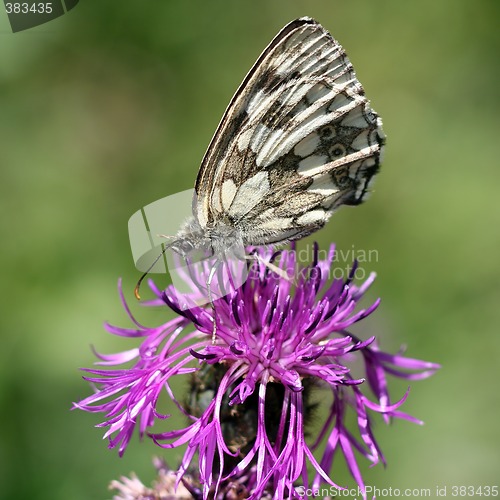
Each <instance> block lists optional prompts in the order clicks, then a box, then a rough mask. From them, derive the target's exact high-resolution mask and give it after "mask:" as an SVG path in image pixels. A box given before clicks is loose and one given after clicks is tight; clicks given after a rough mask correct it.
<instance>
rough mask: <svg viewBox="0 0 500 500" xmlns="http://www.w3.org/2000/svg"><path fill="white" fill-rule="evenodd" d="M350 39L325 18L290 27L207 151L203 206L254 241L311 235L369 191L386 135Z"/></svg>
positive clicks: (205, 220) (199, 204)
mask: <svg viewBox="0 0 500 500" xmlns="http://www.w3.org/2000/svg"><path fill="white" fill-rule="evenodd" d="M381 125H382V123H381V120H380V118H379V117H378V116H377V115H376V114H375V113H374V112H373V110H372V109H371V108H370V106H369V102H368V100H367V99H366V97H365V95H364V90H363V87H362V86H361V84H360V83H359V81H358V80H357V79H356V76H355V73H354V70H353V68H352V65H351V63H350V61H349V59H348V58H347V56H346V54H345V52H344V50H343V48H342V47H341V46H340V45H339V43H338V42H337V41H335V40H334V39H333V38H332V37H331V35H330V34H329V33H328V32H327V31H326V30H325V29H324V28H323V27H322V26H321V25H320V24H318V23H317V22H316V21H314V20H312V19H310V18H302V19H297V20H295V21H292V22H291V23H290V24H288V25H287V26H285V27H284V28H283V29H282V30H281V32H280V33H279V34H278V35H277V36H276V37H275V38H274V40H273V41H272V42H271V43H270V44H269V46H268V47H267V48H266V49H265V50H264V52H263V53H262V55H261V56H260V58H259V59H258V60H257V62H256V63H255V65H254V66H253V68H252V69H251V70H250V72H249V73H248V75H247V76H246V78H245V80H244V81H243V83H242V84H241V86H240V87H239V89H238V91H237V92H236V94H235V95H234V97H233V99H232V100H231V102H230V104H229V106H228V108H227V109H226V112H225V114H224V116H223V118H222V120H221V122H220V124H219V127H218V129H217V131H216V133H215V135H214V138H213V139H212V142H211V144H210V146H209V148H208V151H207V153H206V155H205V157H204V159H203V162H202V165H201V168H200V171H199V174H198V178H197V181H196V186H195V191H196V198H195V202H194V207H193V213H194V215H195V217H196V218H197V220H198V222H199V224H200V226H201V227H202V228H203V229H207V228H210V227H213V226H215V225H217V224H219V223H224V224H231V225H233V226H235V227H236V228H238V229H239V230H240V231H241V233H242V235H243V239H244V241H245V243H246V244H255V245H260V244H268V243H274V242H281V241H287V240H292V239H297V238H301V237H303V236H306V235H308V234H310V233H312V232H313V231H315V230H317V229H319V228H320V227H322V226H323V225H324V224H325V222H326V221H327V220H328V218H329V216H330V215H331V213H332V212H333V211H334V210H335V209H336V208H337V207H338V206H340V205H342V204H351V205H355V204H358V203H361V202H362V201H363V198H364V197H365V195H366V193H367V190H368V186H369V182H370V180H371V178H372V177H373V175H374V174H375V173H376V172H377V170H378V168H379V162H380V156H381V152H382V146H383V144H384V134H383V132H382V128H381Z"/></svg>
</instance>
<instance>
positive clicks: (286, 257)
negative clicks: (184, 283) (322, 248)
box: [76, 246, 438, 499]
mask: <svg viewBox="0 0 500 500" xmlns="http://www.w3.org/2000/svg"><path fill="white" fill-rule="evenodd" d="M253 254H254V259H253V261H252V264H251V265H250V269H249V274H248V278H247V280H246V281H245V283H244V284H243V285H242V286H241V287H239V288H237V289H234V290H232V291H230V292H229V293H228V294H226V295H225V296H224V297H222V298H219V299H217V300H215V301H214V302H213V304H211V306H204V307H201V306H199V307H198V306H195V305H194V303H195V299H196V297H194V298H193V296H191V297H188V298H186V296H185V295H181V294H179V293H177V292H176V290H175V289H174V288H173V287H169V288H167V290H165V291H160V290H158V289H157V288H156V287H155V286H154V284H153V283H150V286H151V288H152V290H153V291H154V292H155V294H156V297H157V298H156V300H154V301H152V302H151V303H150V304H149V305H156V306H162V307H165V306H167V307H169V308H170V309H172V310H174V311H175V312H176V313H177V314H178V316H177V317H176V318H175V319H174V320H171V321H169V322H167V323H165V324H164V325H161V326H160V327H156V328H146V327H144V326H142V325H139V324H138V323H137V322H135V320H133V321H134V322H135V324H136V327H137V328H135V329H132V330H126V329H122V328H116V327H113V326H110V325H107V329H108V331H110V332H111V333H113V334H117V335H122V336H127V337H141V338H142V339H143V341H142V344H141V346H140V347H139V348H137V349H133V350H132V351H127V352H124V353H120V354H116V355H111V356H104V355H99V358H100V360H101V361H100V362H99V364H101V365H106V366H107V368H106V369H92V370H87V372H89V373H90V374H91V376H90V377H86V378H87V379H88V380H89V381H91V382H93V383H95V384H97V387H98V390H97V392H96V393H95V394H93V395H92V396H90V397H88V398H86V399H84V400H83V401H81V402H80V403H79V404H77V405H76V406H77V407H79V408H82V409H84V410H87V411H94V412H105V413H106V420H105V421H104V422H103V423H102V424H100V425H101V426H104V427H107V428H108V430H107V432H106V434H105V435H106V436H107V437H109V440H110V447H116V446H117V447H118V448H119V451H120V454H121V453H123V452H124V450H125V448H126V446H127V444H128V442H129V440H130V438H131V436H132V433H133V431H134V429H135V427H136V426H138V428H139V433H140V435H145V434H146V431H148V435H149V436H150V437H151V438H152V439H153V440H154V441H155V442H156V443H157V444H158V445H159V446H161V447H163V448H173V447H177V446H181V445H187V449H186V452H185V454H184V458H183V460H182V462H181V466H180V468H179V471H178V475H177V481H178V483H179V481H181V479H182V477H183V476H185V475H186V474H188V471H189V468H190V467H192V466H193V463H194V462H193V461H194V459H195V455H197V460H198V469H199V481H200V485H201V489H202V496H203V498H204V499H206V498H212V497H216V496H217V495H218V493H219V492H220V491H223V489H224V488H225V487H226V486H225V485H227V482H228V481H238V480H239V478H241V477H248V474H249V471H252V472H251V474H250V477H251V485H250V486H248V484H247V485H246V488H247V492H248V498H252V499H258V498H265V497H266V496H270V498H276V499H282V498H285V497H287V498H289V497H292V498H293V497H296V496H298V493H297V492H296V488H295V485H297V484H303V485H308V484H312V487H313V488H316V489H317V488H319V486H320V484H321V483H322V482H326V483H328V484H330V485H333V486H337V485H336V484H335V483H334V482H333V481H332V479H331V478H330V475H331V469H332V462H333V457H334V454H335V453H336V452H337V451H339V450H340V451H341V452H342V454H343V455H344V457H345V459H346V461H347V464H348V467H349V469H350V471H351V474H352V475H353V477H354V478H355V480H356V481H357V483H358V485H359V486H360V487H361V488H364V483H363V479H362V476H361V473H360V470H359V468H358V465H357V461H356V459H355V456H354V450H357V451H358V452H359V453H361V454H362V455H363V456H365V457H366V458H367V459H368V460H369V461H370V462H371V463H372V464H376V463H378V462H379V461H384V458H383V456H382V454H381V452H380V449H379V446H378V444H377V442H376V440H375V438H374V436H373V432H372V427H371V419H372V414H373V413H374V412H375V413H380V414H382V415H383V416H384V418H385V419H386V420H389V419H390V418H391V417H397V418H405V419H407V420H410V421H413V422H416V423H419V421H418V420H417V419H415V418H413V417H411V416H409V415H406V414H405V413H403V412H401V411H400V410H399V407H400V406H401V405H402V403H403V402H404V400H405V399H406V397H407V395H408V393H406V394H404V395H403V397H402V398H401V399H400V400H399V401H397V402H395V403H393V402H391V400H390V398H389V394H388V390H387V383H386V375H387V374H391V375H395V376H398V377H403V378H408V379H415V378H423V377H427V376H429V375H431V374H432V373H433V372H434V371H435V370H436V369H437V368H438V365H435V364H432V363H426V362H423V361H418V360H413V359H410V358H405V357H403V356H402V355H396V356H392V355H389V354H386V353H383V352H381V351H380V350H379V349H378V347H377V346H376V343H375V339H374V337H371V338H369V339H367V340H361V339H358V338H357V337H356V336H354V335H352V334H351V333H349V328H350V326H351V325H353V324H354V323H356V322H358V321H360V320H362V319H363V318H365V317H367V316H368V315H370V314H371V313H372V312H373V311H374V310H375V309H376V308H377V306H378V304H379V301H378V300H377V301H375V303H373V304H372V305H371V306H369V307H368V308H366V309H358V303H359V301H360V299H361V298H362V296H363V295H364V293H365V291H366V290H367V288H368V287H369V286H370V285H371V283H372V282H373V280H374V276H373V275H372V276H370V277H369V278H368V280H366V281H365V283H363V284H362V285H361V286H358V285H355V284H354V283H353V276H354V270H355V269H356V263H355V264H354V266H353V270H352V271H351V273H350V275H349V276H347V277H346V278H345V279H331V278H330V274H331V269H332V266H333V263H334V258H335V251H334V247H333V246H332V247H331V248H330V250H329V252H328V255H327V256H326V258H325V259H319V258H318V257H319V252H318V248H317V247H315V251H314V258H313V262H312V264H311V265H309V266H306V267H301V266H299V264H298V263H297V255H296V252H295V251H294V247H292V249H291V250H284V251H281V252H278V253H273V252H272V251H270V250H266V249H256V250H254V251H253ZM198 282H201V283H204V282H205V281H204V280H203V279H199V280H198ZM186 300H190V301H192V302H191V307H190V308H187V307H186ZM127 310H128V309H127ZM132 319H133V318H132ZM214 322H215V337H214V338H213V331H214ZM355 356H358V357H360V358H361V359H362V361H363V362H364V366H365V373H366V375H365V378H354V377H353V376H352V375H351V372H350V369H349V368H348V365H350V363H351V361H352V359H353V358H354V357H355ZM128 362H133V363H134V364H133V366H132V367H131V368H120V369H115V368H109V367H114V366H116V365H122V364H123V363H128ZM408 370H410V371H411V372H408ZM412 372H417V373H412ZM185 374H191V375H190V376H191V391H190V395H189V396H188V398H187V399H186V400H185V401H180V400H178V399H177V398H176V397H175V396H174V394H173V391H172V389H171V387H170V380H171V378H172V377H174V376H176V375H185ZM365 386H369V388H370V389H371V392H372V393H373V395H374V396H375V401H372V400H371V399H369V397H368V396H367V395H366V392H367V391H366V390H365ZM315 387H317V388H318V390H325V391H329V392H330V394H331V404H330V412H329V415H328V418H327V419H326V421H325V422H324V424H323V425H322V427H321V430H320V432H319V435H318V438H317V439H316V441H315V442H313V443H309V442H308V441H307V440H306V433H305V424H306V420H307V417H308V415H309V414H310V413H311V411H312V406H313V404H312V403H311V397H310V393H311V391H312V390H313V389H314V388H315ZM164 392H166V393H167V394H168V396H169V397H170V398H171V399H172V401H173V402H174V403H175V405H176V406H177V408H178V409H179V411H181V412H182V413H184V414H185V415H186V416H187V418H188V419H189V422H190V423H189V425H187V426H186V427H184V428H182V429H178V430H172V431H168V432H152V431H153V429H152V427H153V425H154V424H155V422H156V421H157V420H158V419H165V418H168V415H162V414H160V413H159V412H158V411H157V403H158V398H159V397H160V395H161V394H162V393H164ZM348 409H351V410H354V412H355V414H356V415H357V421H358V430H359V437H356V436H354V435H353V434H352V433H351V432H350V431H349V430H348V429H347V428H346V426H345V424H344V422H345V415H346V412H347V411H348ZM321 442H326V447H325V449H324V451H323V453H322V454H321V456H319V457H318V458H317V457H315V455H314V454H313V451H314V450H315V449H316V448H317V447H318V445H319V444H320V443H321ZM306 462H309V464H310V465H311V469H312V470H314V474H313V477H312V478H310V477H308V467H307V463H306ZM311 481H312V482H311ZM337 487H338V488H341V487H340V486H337Z"/></svg>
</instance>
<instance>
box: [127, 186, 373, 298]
mask: <svg viewBox="0 0 500 500" xmlns="http://www.w3.org/2000/svg"><path fill="white" fill-rule="evenodd" d="M194 196H195V195H194V191H193V190H192V189H190V190H187V191H183V192H180V193H176V194H174V195H171V196H167V197H165V198H162V199H160V200H157V201H155V202H153V203H150V204H149V205H146V206H145V207H143V208H142V209H141V210H138V211H137V212H136V213H135V214H133V215H132V217H131V218H130V220H129V224H128V225H129V237H130V245H131V249H132V256H133V259H134V263H135V266H136V268H137V269H138V270H139V271H141V272H143V273H145V274H144V276H145V275H147V274H150V273H152V274H155V273H156V274H169V275H170V278H171V280H172V283H173V285H174V287H175V288H176V289H177V291H178V292H180V293H181V294H183V295H186V296H190V297H191V298H192V299H193V300H192V301H186V303H185V307H186V308H189V307H191V304H192V303H196V304H198V305H201V304H206V303H209V302H212V301H213V299H217V298H220V297H223V296H226V295H228V294H229V293H231V291H234V290H235V289H237V288H239V287H240V286H241V285H242V284H243V283H245V281H247V280H252V279H257V280H260V273H259V270H258V266H252V261H259V262H258V264H263V265H265V266H266V267H267V268H268V273H270V274H274V275H275V277H276V278H285V279H287V280H289V281H290V282H292V283H295V284H297V283H300V282H301V281H306V280H310V279H319V280H322V281H324V280H328V281H332V280H345V279H346V278H347V277H349V279H351V280H355V281H365V280H366V279H367V278H368V277H369V275H370V273H371V272H372V271H373V267H374V264H376V263H378V262H379V260H380V255H379V251H378V250H377V249H373V248H369V249H366V248H356V247H355V246H354V245H351V247H350V248H347V249H343V248H336V249H335V250H334V251H332V250H331V249H330V250H324V249H318V248H317V246H315V245H307V246H303V245H301V246H300V248H297V247H294V248H293V249H291V250H290V249H288V250H287V252H288V255H290V252H291V253H292V254H294V255H293V256H294V257H295V258H294V259H289V258H287V259H285V261H283V262H288V263H291V262H296V263H297V264H299V266H295V265H293V266H292V268H290V269H288V268H286V267H285V266H283V263H282V262H281V259H280V250H276V249H275V248H273V247H269V248H268V252H267V254H268V259H267V260H266V259H263V258H262V254H260V255H259V254H254V253H252V250H251V248H248V247H246V248H245V245H244V242H243V233H241V234H240V233H238V232H237V231H236V230H235V231H234V232H233V233H231V234H230V237H229V238H227V246H225V247H223V249H222V251H220V250H219V253H217V254H216V253H215V250H214V248H213V245H212V244H211V241H210V239H209V238H208V239H207V238H195V237H193V238H191V237H189V236H194V235H192V234H184V235H183V236H179V228H181V227H186V220H189V218H190V217H191V218H192V217H193V216H192V209H191V206H192V202H193V199H195V198H193V197H194ZM228 229H230V228H228ZM176 235H177V236H176ZM191 242H201V243H200V244H201V245H202V247H203V248H198V247H195V246H191ZM187 243H190V244H189V245H188V244H187ZM218 247H219V249H220V245H218ZM332 252H333V253H332ZM311 261H312V262H318V261H319V262H321V261H327V262H328V261H330V262H332V265H330V266H328V268H320V267H319V266H306V267H300V264H302V263H307V262H311ZM144 276H143V277H144ZM141 280H142V278H141ZM193 301H194V302H193Z"/></svg>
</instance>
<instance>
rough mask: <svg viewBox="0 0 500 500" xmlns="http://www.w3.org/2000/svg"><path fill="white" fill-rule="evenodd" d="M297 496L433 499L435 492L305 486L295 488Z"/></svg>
mask: <svg viewBox="0 0 500 500" xmlns="http://www.w3.org/2000/svg"><path fill="white" fill-rule="evenodd" d="M295 491H296V492H297V494H298V495H299V496H300V497H302V498H304V499H307V498H321V499H323V498H349V499H356V500H357V499H363V498H405V497H406V498H432V497H433V490H432V489H431V488H393V487H389V488H377V487H376V486H369V485H367V486H366V487H365V488H364V490H363V489H362V488H360V487H359V486H358V487H357V488H345V489H340V488H335V487H334V486H330V487H328V488H319V489H314V490H313V489H312V488H306V487H304V486H297V487H296V488H295Z"/></svg>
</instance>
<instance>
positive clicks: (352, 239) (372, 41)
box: [0, 0, 500, 500]
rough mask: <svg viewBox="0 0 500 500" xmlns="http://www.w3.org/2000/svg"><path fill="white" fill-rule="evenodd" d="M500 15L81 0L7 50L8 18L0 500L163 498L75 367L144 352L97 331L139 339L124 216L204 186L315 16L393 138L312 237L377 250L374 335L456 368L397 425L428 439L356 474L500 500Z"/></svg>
mask: <svg viewBox="0 0 500 500" xmlns="http://www.w3.org/2000/svg"><path fill="white" fill-rule="evenodd" d="M499 14H500V3H499V2H497V1H494V0H490V1H488V0H482V1H479V2H470V1H466V0H441V1H438V2H436V1H434V0H421V1H419V2H402V1H400V0H379V1H377V2H373V1H371V0H349V1H347V0H342V1H340V0H339V1H327V0H316V1H311V0H309V1H305V0H302V1H289V0H272V1H269V0H253V1H246V2H245V1H236V2H230V1H201V0H197V1H194V0H191V1H183V2H180V1H176V2H168V1H166V0H163V1H159V0H157V1H148V2H139V1H136V2H131V1H129V2H125V1H117V0H115V1H111V0H108V1H106V2H97V1H94V2H90V1H87V2H83V1H82V2H80V4H79V5H78V6H76V7H75V8H74V9H73V10H72V11H71V12H69V13H68V14H66V15H64V16H62V17H61V18H59V19H56V20H54V21H52V22H50V23H48V24H46V25H43V26H40V27H38V28H34V29H31V30H29V31H26V32H21V33H17V34H12V33H11V32H10V29H9V25H8V22H7V17H6V15H5V14H4V13H3V12H2V13H1V14H0V169H1V177H0V179H1V181H0V182H1V187H0V193H1V194H0V196H1V203H2V205H1V207H2V208H1V234H2V244H1V252H2V257H1V263H0V265H1V269H0V271H1V276H2V301H1V304H2V312H1V315H0V321H1V333H2V338H1V348H0V356H1V358H0V359H1V363H0V373H1V376H0V405H1V406H0V408H1V421H0V497H1V498H2V499H3V498H5V499H25V498H30V499H51V500H59V499H68V498H71V499H75V500H79V499H82V500H83V499H105V498H110V497H111V493H110V492H108V491H107V484H108V482H109V481H110V480H111V479H113V478H117V477H118V476H120V475H121V474H128V473H129V472H130V471H132V470H134V471H136V472H137V473H138V474H139V476H140V477H141V478H142V479H143V480H144V482H146V483H149V481H150V480H151V479H152V478H153V471H152V468H151V466H150V460H151V456H152V455H153V454H155V453H159V452H160V451H161V450H159V449H158V448H156V447H155V446H154V445H153V444H152V443H150V442H144V443H142V444H141V443H138V439H133V442H132V444H131V446H130V448H129V450H128V451H127V453H126V454H125V457H124V458H122V459H119V458H118V456H117V453H116V451H108V450H107V447H106V442H103V441H102V440H101V436H102V430H99V429H95V428H94V427H93V426H94V425H95V424H97V423H98V422H99V418H100V416H99V415H90V414H84V413H83V412H70V411H69V408H70V406H71V402H72V401H76V400H78V399H79V398H82V397H84V396H86V395H88V394H89V393H90V388H89V387H88V385H87V384H86V383H85V382H83V381H82V380H81V378H80V377H81V374H80V372H79V371H78V368H79V367H83V366H90V365H91V364H92V362H93V361H94V358H93V355H92V353H91V351H90V349H89V346H90V344H93V345H95V346H96V347H97V348H98V349H99V350H100V351H101V352H116V351H119V350H123V349H125V348H129V347H130V346H131V345H134V343H127V342H124V341H123V340H120V339H115V338H111V336H109V335H107V334H105V333H104V331H103V328H102V322H103V321H104V320H109V321H112V322H115V323H118V324H120V325H121V326H129V323H128V320H127V318H126V316H125V314H124V313H123V311H122V308H121V305H120V303H119V300H118V297H117V294H116V281H117V278H118V277H119V276H122V277H123V279H124V289H125V292H126V295H127V297H128V298H129V299H130V300H131V301H132V289H133V286H134V285H135V282H136V280H137V278H138V275H139V273H138V272H137V271H136V270H135V269H134V266H133V262H132V259H131V255H130V248H129V242H128V235H127V221H128V218H129V217H130V215H131V214H132V213H133V212H135V211H136V210H137V209H139V208H140V207H142V206H144V205H145V204H147V203H149V202H152V201H154V200H157V199H159V198H162V197H164V196H166V195H168V194H172V193H174V192H176V191H179V190H184V189H188V188H191V187H192V186H193V183H194V179H195V176H196V172H197V169H198V166H199V163H200V160H201V158H202V155H203V153H204V151H205V148H206V146H207V145H208V142H209V140H210V138H211V135H212V133H213V131H214V130H215V127H216V125H217V123H218V120H219V119H220V117H221V115H222V112H223V110H224V108H225V106H226V105H227V103H228V101H229V99H230V98H231V96H232V94H233V92H234V91H235V89H236V88H237V86H238V85H239V83H240V81H241V80H242V78H243V76H244V75H245V73H246V71H247V70H248V69H249V68H250V66H251V64H252V63H253V62H254V60H255V59H256V58H257V56H258V54H259V53H260V51H261V50H262V49H264V47H265V45H266V44H267V43H268V42H269V41H270V40H271V38H272V37H273V36H274V35H275V34H276V33H277V32H278V30H279V29H280V28H281V27H282V26H283V25H284V24H286V23H287V22H288V21H290V20H292V19H294V18H296V17H300V16H303V15H309V16H312V17H315V18H317V19H318V20H319V21H320V22H321V23H322V24H323V25H324V26H325V27H326V28H327V29H329V30H330V31H331V32H332V34H333V35H334V36H335V37H336V38H337V39H338V40H339V41H340V42H341V43H342V44H343V45H344V47H345V48H346V50H347V52H348V54H349V56H350V58H351V60H352V61H353V63H354V64H355V67H356V69H357V73H358V76H359V78H360V80H361V81H362V83H363V85H364V86H365V89H366V91H367V94H368V96H369V97H370V98H371V100H372V103H373V107H374V108H375V109H376V111H377V112H378V113H379V114H380V115H381V116H382V117H383V120H384V128H385V131H386V133H387V136H388V144H387V150H386V157H385V162H384V166H383V170H382V172H381V174H380V175H379V177H378V179H377V182H376V185H375V191H374V193H373V195H372V197H371V199H370V200H369V202H368V203H366V204H365V205H363V206H360V207H359V208H356V209H344V210H341V211H340V212H339V213H338V214H337V215H336V216H335V217H334V218H333V219H332V221H331V222H330V223H329V225H328V226H327V228H326V229H324V230H323V231H321V232H320V233H319V234H317V235H316V238H317V239H318V240H319V241H320V243H321V244H322V245H327V244H328V243H329V242H331V241H335V242H337V244H338V245H339V248H340V249H343V251H348V250H350V249H353V248H354V249H355V250H364V249H376V250H377V252H378V259H376V260H377V261H373V262H370V263H368V264H366V266H365V267H366V269H367V270H374V271H376V272H377V273H378V279H377V281H376V283H375V285H374V286H373V288H372V290H371V291H370V294H369V299H371V300H373V299H374V298H376V297H377V296H381V297H382V299H383V300H382V305H381V307H380V308H379V309H378V311H377V312H376V313H375V314H374V315H373V316H372V317H371V318H370V319H368V320H367V321H366V322H365V325H364V326H363V333H364V334H365V335H368V334H372V333H374V334H376V335H377V336H379V338H380V343H381V346H382V347H383V348H384V349H387V350H392V351H395V350H397V349H398V348H399V347H400V345H407V346H408V351H407V354H408V355H409V356H412V357H417V358H421V359H426V360H429V361H434V362H438V363H441V364H442V365H443V368H442V370H441V371H440V372H438V374H437V375H436V376H435V377H433V378H431V379H428V380H425V381H422V382H417V383H413V384H412V390H411V394H410V397H409V400H408V401H407V403H406V405H405V407H404V410H405V411H407V412H409V413H411V414H413V415H415V416H417V417H419V418H421V419H423V420H424V421H425V422H426V425H425V426H424V427H419V426H415V425H412V424H410V423H408V422H404V421H399V422H395V423H394V424H393V425H391V426H390V427H386V426H385V425H384V424H383V423H382V422H381V421H378V425H377V426H376V427H377V428H376V430H375V431H376V434H377V436H378V437H379V440H380V443H381V445H382V448H383V450H384V452H385V454H386V457H387V461H388V467H387V468H386V469H384V468H383V467H382V466H377V467H375V468H373V469H368V466H367V464H366V463H363V464H362V470H363V472H364V475H365V479H366V482H367V484H370V485H376V486H378V487H389V486H392V487H393V488H431V490H432V491H433V492H434V491H435V488H436V486H438V485H440V486H448V488H451V486H452V485H467V486H468V485H472V486H481V485H486V484H488V485H492V484H495V483H496V484H498V482H499V477H500V475H499V473H498V471H499V470H500V451H499V450H500V446H499V445H500V431H499V426H498V421H499V418H498V409H499V403H500V390H499V388H498V382H499V380H500V379H499V369H498V365H499V355H500V336H499V335H498V330H499V328H498V311H499V303H500V291H499V290H500V288H499V280H500V265H499V263H498V253H499V250H498V249H499V248H500V232H499V224H498V216H499V213H498V204H497V198H498V196H499V195H498V189H499V185H500V168H499V160H498V157H499V155H498V147H499V144H498V143H499V139H498V137H499V132H500V130H499V122H498V111H499V101H498V76H499V75H498V54H499V51H500V43H499V42H500V36H499V30H498V21H499ZM304 244H305V243H303V245H304ZM132 307H133V309H134V311H137V314H138V316H139V318H141V319H143V320H144V321H147V322H149V324H157V323H159V322H160V321H165V317H164V316H163V314H164V313H163V312H161V313H160V312H152V313H146V312H144V311H142V310H140V306H139V305H137V304H135V303H133V304H132ZM405 387H406V384H405V383H400V382H397V383H395V384H394V385H393V389H394V393H393V394H394V397H400V396H401V395H402V394H403V392H404V390H405ZM179 457H180V452H178V451H175V452H173V453H171V454H170V455H169V461H170V463H172V464H175V462H176V461H177V460H178V458H179ZM336 470H337V474H334V479H335V480H336V481H337V482H338V483H341V484H342V483H347V484H351V485H352V481H350V480H349V479H348V475H347V473H346V471H345V468H344V467H343V466H342V465H341V464H340V462H337V469H336ZM433 496H434V493H433ZM448 496H451V493H450V490H449V491H448Z"/></svg>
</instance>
